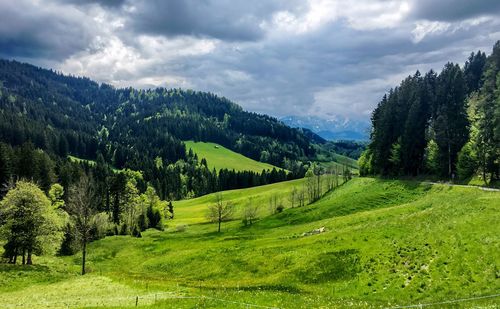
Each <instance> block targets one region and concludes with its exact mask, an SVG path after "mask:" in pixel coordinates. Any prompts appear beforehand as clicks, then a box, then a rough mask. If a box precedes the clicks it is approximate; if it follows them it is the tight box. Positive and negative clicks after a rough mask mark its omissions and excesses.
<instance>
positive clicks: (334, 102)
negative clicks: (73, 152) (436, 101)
mask: <svg viewBox="0 0 500 309" xmlns="http://www.w3.org/2000/svg"><path fill="white" fill-rule="evenodd" d="M497 2H498V4H497ZM37 3H38V2H37V1H30V0H21V1H20V2H16V3H15V4H14V2H13V1H12V2H8V1H2V0H0V56H3V57H14V58H24V59H26V58H30V59H29V61H30V62H33V63H35V64H43V63H44V61H43V59H53V61H52V62H51V64H50V67H53V68H55V69H59V70H62V71H64V72H66V73H71V74H79V75H86V76H89V77H91V78H94V79H97V80H98V81H105V82H109V83H113V84H115V85H117V86H135V87H155V86H166V87H183V88H193V89H196V90H202V91H210V92H215V93H217V94H219V95H222V96H226V97H228V98H229V99H231V100H234V101H235V102H236V103H238V104H240V105H242V106H243V107H244V108H246V109H249V110H251V111H257V112H264V113H268V114H271V115H274V116H285V115H289V114H292V115H293V114H295V115H307V114H309V115H311V114H314V115H319V116H321V117H326V118H328V117H334V116H335V115H341V116H345V117H348V118H354V119H365V120H367V119H369V113H370V111H371V110H372V109H373V107H374V106H375V105H376V103H377V101H378V100H379V99H380V98H381V97H382V95H383V94H384V92H386V91H388V90H389V89H390V88H391V87H394V86H396V85H397V84H398V83H399V82H400V81H401V79H402V78H404V77H406V76H407V75H410V74H414V73H415V71H416V70H417V69H418V70H420V71H421V72H422V73H423V72H426V71H427V70H429V69H431V68H433V69H435V70H437V71H439V70H440V69H441V68H442V66H443V65H444V64H445V63H446V62H447V61H454V62H457V63H460V64H463V62H464V61H465V59H466V58H467V56H468V54H469V53H470V52H471V51H473V50H477V49H482V50H484V51H487V52H489V51H490V50H491V46H492V45H493V43H494V42H495V41H496V40H498V39H500V19H499V18H498V15H499V13H498V10H499V8H500V1H464V0H455V1H453V3H451V2H450V0H442V1H430V0H423V1H422V0H421V1H417V0H414V1H411V2H409V5H408V6H405V5H403V4H404V3H403V2H398V1H393V0H383V1H371V0H358V1H356V2H350V3H349V5H346V4H345V2H342V1H333V0H332V1H326V0H325V1H323V0H321V1H313V0H310V1H304V0H293V1H292V0H272V1H271V0H269V1H248V0H199V1H196V0H165V1H160V0H134V1H132V0H111V1H105V0H85V1H76V0H45V1H44V3H43V4H37ZM407 9H409V11H408V10H407ZM384 14H388V15H384ZM477 17H481V18H479V19H478V18H477ZM40 59H42V60H40ZM45 63H47V62H45Z"/></svg>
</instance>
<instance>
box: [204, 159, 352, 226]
mask: <svg viewBox="0 0 500 309" xmlns="http://www.w3.org/2000/svg"><path fill="white" fill-rule="evenodd" d="M351 178H352V173H351V170H350V168H349V167H348V166H347V165H344V166H342V167H341V168H339V166H338V165H336V166H335V167H334V168H328V169H325V168H324V167H322V166H321V165H319V164H317V163H312V164H310V166H309V168H308V170H307V172H306V174H305V178H304V182H303V184H302V186H294V187H292V189H291V190H290V191H289V192H288V193H287V194H285V195H278V194H276V193H275V194H271V195H270V196H269V199H268V210H269V212H268V213H269V214H271V215H273V214H278V213H281V212H283V210H285V200H287V201H288V206H289V207H290V208H295V207H303V206H306V205H309V204H312V203H314V202H316V201H318V200H319V199H320V198H321V197H322V196H324V195H325V194H326V193H329V192H332V191H333V190H334V189H336V188H337V187H339V186H340V185H342V184H343V183H345V182H347V181H349V180H350V179H351ZM240 213H241V221H242V223H243V225H244V226H246V227H248V226H251V225H252V224H253V223H254V222H255V221H257V220H258V219H259V215H260V214H262V204H261V203H260V204H258V203H257V202H256V201H255V200H254V198H253V197H252V196H250V197H248V198H247V200H246V202H245V203H244V205H242V209H241V211H240ZM235 216H236V205H235V204H234V203H233V202H231V201H224V196H223V194H222V193H220V192H219V193H217V194H215V196H214V202H213V203H211V204H209V205H208V209H207V213H206V218H207V219H208V220H209V221H210V222H212V223H216V224H217V232H218V233H220V232H221V225H222V222H225V221H231V220H233V219H235Z"/></svg>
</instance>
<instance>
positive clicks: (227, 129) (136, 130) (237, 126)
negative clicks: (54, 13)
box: [0, 60, 314, 169]
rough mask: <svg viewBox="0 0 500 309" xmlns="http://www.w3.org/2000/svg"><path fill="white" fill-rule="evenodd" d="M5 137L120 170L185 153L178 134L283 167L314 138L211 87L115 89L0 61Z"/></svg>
mask: <svg viewBox="0 0 500 309" xmlns="http://www.w3.org/2000/svg"><path fill="white" fill-rule="evenodd" d="M0 91H1V95H0V102H1V103H0V104H1V105H0V108H1V111H2V112H1V117H2V118H1V120H2V121H1V122H0V126H1V127H0V139H1V141H4V142H7V143H9V144H11V145H19V144H22V143H23V142H25V141H27V140H31V141H32V142H33V143H34V144H35V146H37V147H40V148H42V149H46V150H48V151H49V152H53V153H56V154H58V155H60V156H65V155H66V154H67V153H71V154H73V155H75V156H78V157H83V158H87V159H96V156H97V153H98V152H100V153H102V155H103V156H104V159H105V160H106V161H107V162H109V163H111V164H113V165H114V166H115V167H116V168H123V167H129V168H131V169H141V168H140V166H139V165H142V164H144V162H145V161H148V160H150V161H152V160H153V159H154V158H155V157H160V158H162V159H163V160H164V161H167V162H175V161H177V160H179V159H182V158H184V153H185V149H184V146H183V144H182V143H181V142H180V141H181V140H199V141H210V142H215V143H219V144H221V145H224V146H225V147H227V148H230V149H232V150H234V151H236V152H239V153H242V154H243V155H245V156H248V157H250V158H252V159H256V160H260V161H263V162H266V163H271V164H273V165H278V166H283V161H284V158H285V157H286V158H287V159H291V160H297V159H307V158H308V157H311V156H312V155H313V154H314V153H313V151H314V150H313V148H312V147H311V145H310V142H309V141H310V137H308V136H306V135H305V134H304V133H303V132H302V131H301V130H298V129H292V128H290V127H288V126H286V125H284V124H282V123H281V122H279V121H277V120H276V119H275V118H272V117H269V116H265V115H259V114H255V113H251V112H246V111H244V110H243V109H242V108H241V107H240V106H238V105H236V104H234V103H232V102H230V101H229V100H227V99H225V98H221V97H218V96H216V95H214V94H211V93H204V92H196V91H191V90H186V91H184V90H179V89H164V88H157V89H152V90H136V89H133V88H125V89H115V88H113V87H111V86H109V85H106V84H101V85H99V84H98V83H96V82H93V81H91V80H90V79H88V78H79V77H72V76H65V75H62V74H59V73H56V72H54V71H51V70H45V69H41V68H37V67H35V66H32V65H29V64H22V63H19V62H15V61H5V60H0Z"/></svg>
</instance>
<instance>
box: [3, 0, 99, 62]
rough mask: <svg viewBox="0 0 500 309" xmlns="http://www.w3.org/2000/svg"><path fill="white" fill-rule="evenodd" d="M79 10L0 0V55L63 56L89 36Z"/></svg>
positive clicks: (76, 47) (80, 45)
mask: <svg viewBox="0 0 500 309" xmlns="http://www.w3.org/2000/svg"><path fill="white" fill-rule="evenodd" d="M82 17H83V15H81V14H79V12H78V11H74V10H68V11H64V12H62V11H58V10H50V9H47V8H45V7H40V6H37V5H33V4H32V3H28V2H26V1H1V2H0V56H2V57H17V58H33V59H39V58H43V59H59V60H60V59H64V58H65V57H67V56H69V55H71V54H73V53H75V52H78V51H81V50H82V49H85V48H86V47H87V46H88V44H89V42H90V40H91V37H90V35H89V33H88V31H87V29H86V27H85V25H83V24H82V23H81V21H80V20H79V19H81V18H82Z"/></svg>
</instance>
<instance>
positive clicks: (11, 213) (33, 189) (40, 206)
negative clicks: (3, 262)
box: [0, 181, 63, 264]
mask: <svg viewBox="0 0 500 309" xmlns="http://www.w3.org/2000/svg"><path fill="white" fill-rule="evenodd" d="M0 209H1V211H0V213H1V214H2V221H3V225H2V226H1V235H2V238H3V239H4V240H6V241H7V244H6V249H7V250H6V252H5V253H6V254H7V257H8V258H9V260H10V261H11V262H15V260H16V257H17V255H22V256H23V263H24V255H25V254H27V260H26V263H27V264H31V263H32V255H33V254H44V253H53V252H55V250H56V249H58V247H59V245H60V243H61V239H62V233H61V229H62V226H63V218H61V216H60V215H59V214H58V212H56V210H55V209H54V208H53V207H52V206H51V203H50V201H49V199H48V198H47V197H46V196H45V194H44V193H43V191H41V190H40V188H38V186H36V185H35V184H33V183H30V182H25V181H19V182H17V183H16V185H15V187H14V188H12V189H11V190H9V192H7V194H6V195H5V197H4V199H3V200H2V201H1V202H0Z"/></svg>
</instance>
